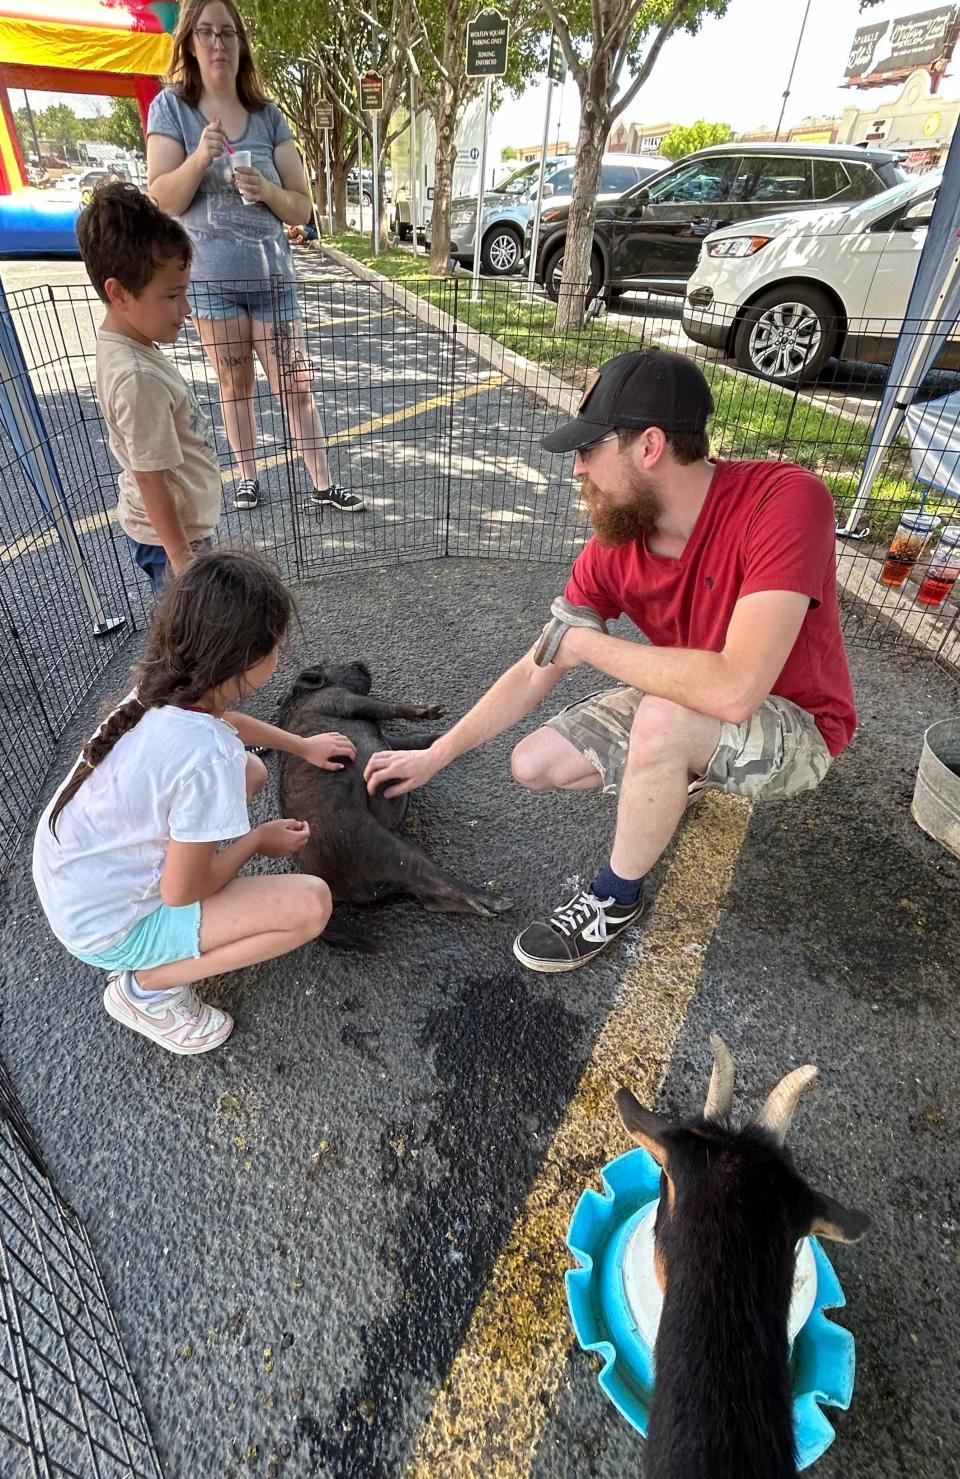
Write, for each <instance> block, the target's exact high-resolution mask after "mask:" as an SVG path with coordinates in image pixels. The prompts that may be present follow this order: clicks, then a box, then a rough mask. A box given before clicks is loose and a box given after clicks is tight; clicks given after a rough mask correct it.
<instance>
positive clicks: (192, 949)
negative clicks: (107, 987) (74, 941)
mask: <svg viewBox="0 0 960 1479" xmlns="http://www.w3.org/2000/svg"><path fill="white" fill-rule="evenodd" d="M70 954H71V955H75V956H76V958H77V960H82V961H83V962H84V964H85V965H96V966H99V967H100V969H101V970H104V971H149V970H150V969H151V968H152V967H153V966H157V965H169V964H170V962H171V961H173V960H197V959H199V956H200V904H199V901H197V902H196V903H193V904H179V905H177V906H176V907H174V906H173V905H172V904H160V905H158V907H157V908H156V909H154V911H153V913H152V914H148V915H146V917H145V918H144V919H141V920H139V921H138V923H137V924H135V925H134V926H133V929H132V930H130V931H129V932H128V933H127V934H125V935H124V937H123V939H122V940H118V941H117V943H116V944H115V945H111V946H110V948H109V950H103V951H101V952H100V954H99V955H84V954H82V953H81V951H79V950H71V951H70Z"/></svg>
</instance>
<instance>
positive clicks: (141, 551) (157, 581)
mask: <svg viewBox="0 0 960 1479" xmlns="http://www.w3.org/2000/svg"><path fill="white" fill-rule="evenodd" d="M127 543H128V544H129V546H130V553H131V554H132V555H133V563H134V564H135V565H139V567H140V569H141V570H142V571H143V573H144V575H145V576H146V577H147V579H148V580H149V582H150V589H151V590H152V591H153V594H154V595H155V596H162V595H163V588H164V586H165V585H166V583H167V569H168V566H169V563H170V562H169V560H168V559H167V552H166V550H165V549H164V547H163V545H162V544H141V543H140V541H139V540H138V539H132V538H131V537H130V535H129V534H128V535H127ZM212 544H213V540H212V539H197V540H194V542H193V544H191V546H190V548H191V549H209V548H210V546H211V545H212Z"/></svg>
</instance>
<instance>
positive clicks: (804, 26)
mask: <svg viewBox="0 0 960 1479" xmlns="http://www.w3.org/2000/svg"><path fill="white" fill-rule="evenodd" d="M809 14H810V0H807V5H806V9H805V10H804V12H803V20H802V21H801V22H800V35H799V36H798V37H797V49H796V51H795V52H794V53H793V61H792V62H791V64H790V76H789V77H788V78H787V90H786V92H785V93H784V95H783V104H782V106H781V108H780V117H779V118H778V119H777V131H776V133H775V134H774V136H773V142H774V143H776V142H777V140H778V139H779V137H780V129H781V127H782V125H783V115H784V113H785V112H786V111H787V98H788V97H789V96H790V88H791V87H792V85H793V74H794V72H795V70H796V66H797V57H798V56H799V55H800V47H801V45H802V44H803V33H804V31H805V30H806V29H807V16H808V15H809Z"/></svg>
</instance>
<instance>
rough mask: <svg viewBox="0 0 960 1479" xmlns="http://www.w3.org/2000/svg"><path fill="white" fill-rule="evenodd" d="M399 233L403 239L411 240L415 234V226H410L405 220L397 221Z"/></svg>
mask: <svg viewBox="0 0 960 1479" xmlns="http://www.w3.org/2000/svg"><path fill="white" fill-rule="evenodd" d="M397 235H398V236H399V238H400V240H401V241H409V240H410V238H411V237H412V236H413V227H412V226H408V225H407V223H406V222H405V221H398V222H397Z"/></svg>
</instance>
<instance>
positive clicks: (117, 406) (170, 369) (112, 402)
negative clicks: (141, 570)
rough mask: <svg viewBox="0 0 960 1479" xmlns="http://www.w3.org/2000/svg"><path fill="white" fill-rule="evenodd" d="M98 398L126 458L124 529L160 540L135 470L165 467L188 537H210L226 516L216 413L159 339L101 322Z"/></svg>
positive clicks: (118, 451)
mask: <svg viewBox="0 0 960 1479" xmlns="http://www.w3.org/2000/svg"><path fill="white" fill-rule="evenodd" d="M97 398H98V400H99V402H100V409H101V410H102V412H103V417H104V420H105V421H106V423H107V431H108V433H109V437H110V450H111V451H112V453H113V455H114V457H116V459H117V461H118V462H119V464H120V479H119V485H120V486H119V498H118V502H117V517H118V518H119V520H120V527H121V529H123V531H124V533H125V534H129V535H130V537H131V539H136V540H139V542H140V543H141V544H159V543H160V538H159V536H158V534H157V531H156V530H155V529H154V527H153V525H152V524H151V523H150V520H149V519H148V517H147V511H146V509H145V508H144V506H143V500H142V498H141V496H140V489H139V488H138V487H137V480H136V478H135V477H134V476H133V474H134V473H135V472H165V473H167V474H168V475H169V483H170V489H171V492H172V493H173V494H174V497H175V499H176V504H177V511H178V513H179V515H180V521H181V523H182V524H183V532H184V534H185V535H186V536H187V539H188V540H190V541H191V542H193V541H194V540H197V539H206V538H207V537H208V536H209V535H210V534H212V533H213V531H214V529H216V527H217V523H218V521H219V519H220V502H221V497H222V488H221V483H220V466H219V463H218V461H217V449H216V444H215V443H214V440H213V429H212V427H211V425H210V421H209V419H208V417H206V416H205V415H204V414H203V412H202V411H201V409H200V406H199V405H198V403H197V398H196V396H195V395H194V393H193V391H192V390H191V389H190V387H189V385H187V383H186V381H185V380H184V379H183V377H182V375H180V373H179V371H178V370H177V369H176V367H175V366H174V365H172V364H171V363H170V361H169V360H168V359H167V357H166V355H165V354H164V353H163V352H162V350H160V349H158V348H157V346H156V345H155V344H138V343H137V342H136V340H134V339H128V338H127V336H126V334H115V333H113V332H112V331H111V330H110V329H101V330H100V332H99V334H98V335H97Z"/></svg>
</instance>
